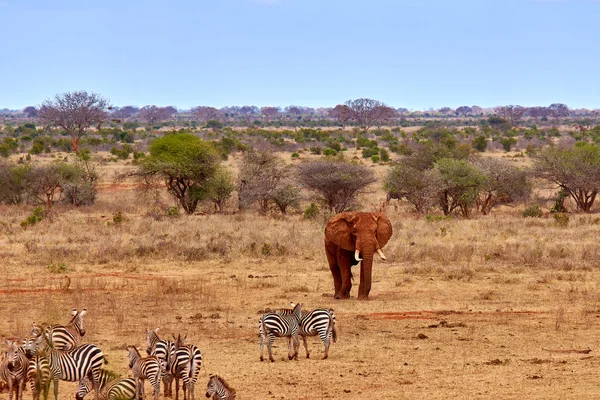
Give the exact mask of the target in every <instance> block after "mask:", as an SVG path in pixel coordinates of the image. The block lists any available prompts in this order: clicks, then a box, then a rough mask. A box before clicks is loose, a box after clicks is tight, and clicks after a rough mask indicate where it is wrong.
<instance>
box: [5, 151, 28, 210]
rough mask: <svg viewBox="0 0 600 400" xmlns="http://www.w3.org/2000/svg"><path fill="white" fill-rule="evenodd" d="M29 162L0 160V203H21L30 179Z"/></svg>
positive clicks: (24, 197)
mask: <svg viewBox="0 0 600 400" xmlns="http://www.w3.org/2000/svg"><path fill="white" fill-rule="evenodd" d="M32 169H33V168H32V166H31V164H9V163H8V162H3V161H0V203H5V204H22V203H23V202H24V201H25V200H26V198H27V196H26V194H27V188H28V186H29V183H30V181H31V172H32Z"/></svg>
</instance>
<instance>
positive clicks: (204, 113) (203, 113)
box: [192, 106, 221, 122]
mask: <svg viewBox="0 0 600 400" xmlns="http://www.w3.org/2000/svg"><path fill="white" fill-rule="evenodd" d="M192 114H193V115H194V118H196V119H197V120H198V121H200V122H206V121H210V120H218V119H219V118H220V117H221V112H220V111H219V110H217V109H216V108H214V107H207V106H198V107H195V108H193V109H192Z"/></svg>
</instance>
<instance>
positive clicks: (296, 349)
mask: <svg viewBox="0 0 600 400" xmlns="http://www.w3.org/2000/svg"><path fill="white" fill-rule="evenodd" d="M292 340H293V341H294V353H293V354H292V355H290V356H288V358H289V359H290V360H292V359H293V360H298V348H299V347H300V340H298V333H296V334H295V335H292Z"/></svg>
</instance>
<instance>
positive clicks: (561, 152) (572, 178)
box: [534, 142, 600, 212]
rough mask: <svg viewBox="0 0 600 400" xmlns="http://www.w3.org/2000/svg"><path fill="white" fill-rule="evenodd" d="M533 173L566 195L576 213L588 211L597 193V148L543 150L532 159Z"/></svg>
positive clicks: (599, 172)
mask: <svg viewBox="0 0 600 400" xmlns="http://www.w3.org/2000/svg"><path fill="white" fill-rule="evenodd" d="M534 172H535V173H536V175H537V176H538V177H541V178H544V179H547V180H549V181H551V182H554V183H556V184H557V185H558V186H559V187H560V188H561V189H563V190H564V191H565V192H566V193H568V195H569V196H570V197H571V198H572V199H573V200H574V201H575V204H576V205H577V210H578V211H582V212H590V210H591V208H592V205H593V204H594V200H595V199H596V196H597V194H598V191H600V147H598V146H597V145H594V144H589V143H585V142H579V143H577V145H575V146H573V147H567V148H558V147H550V148H548V149H545V150H542V151H540V152H539V153H538V154H537V156H536V157H535V159H534Z"/></svg>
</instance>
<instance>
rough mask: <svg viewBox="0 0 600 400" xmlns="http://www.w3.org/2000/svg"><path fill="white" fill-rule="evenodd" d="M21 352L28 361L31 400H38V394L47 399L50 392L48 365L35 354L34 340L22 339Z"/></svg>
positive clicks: (43, 358)
mask: <svg viewBox="0 0 600 400" xmlns="http://www.w3.org/2000/svg"><path fill="white" fill-rule="evenodd" d="M23 350H24V351H25V356H26V357H27V358H28V359H29V365H28V366H27V381H28V382H29V385H30V386H31V393H32V394H33V400H39V398H40V394H41V393H42V392H43V393H44V399H48V391H49V390H50V364H49V363H48V359H47V358H45V357H42V356H40V355H39V354H38V353H37V349H36V342H35V338H25V339H23Z"/></svg>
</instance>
